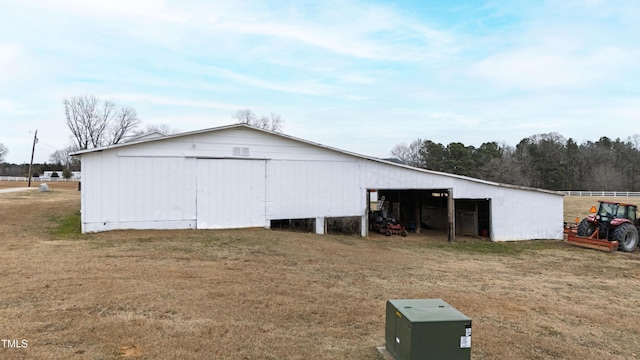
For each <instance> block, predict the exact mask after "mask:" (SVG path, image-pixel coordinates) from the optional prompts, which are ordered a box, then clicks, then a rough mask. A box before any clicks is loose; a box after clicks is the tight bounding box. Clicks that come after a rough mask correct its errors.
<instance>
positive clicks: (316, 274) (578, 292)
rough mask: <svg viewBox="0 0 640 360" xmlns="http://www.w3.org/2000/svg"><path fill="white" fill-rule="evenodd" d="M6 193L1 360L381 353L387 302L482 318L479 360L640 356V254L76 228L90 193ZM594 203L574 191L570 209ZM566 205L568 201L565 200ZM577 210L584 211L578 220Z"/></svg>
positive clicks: (463, 241)
mask: <svg viewBox="0 0 640 360" xmlns="http://www.w3.org/2000/svg"><path fill="white" fill-rule="evenodd" d="M53 185H54V191H53V192H49V193H39V192H33V191H30V192H22V193H7V194H0V246H1V248H2V251H0V274H1V276H2V280H1V281H0V324H1V325H0V338H1V339H17V340H23V339H24V340H27V342H28V347H27V348H19V349H16V348H11V349H10V348H0V358H14V359H15V358H37V359H58V358H65V359H75V358H77V359H122V358H147V359H177V358H181V359H186V358H189V359H192V358H195V359H380V357H379V356H378V354H377V351H376V350H375V347H376V346H381V345H383V344H384V315H385V313H384V309H385V301H386V300H387V299H400V298H442V299H444V300H445V301H447V302H448V303H450V304H451V305H452V306H454V307H455V308H457V309H458V310H460V311H462V312H463V313H464V314H466V315H467V316H469V317H471V318H472V319H473V342H472V358H473V359H636V358H640V286H638V285H639V282H640V250H637V251H636V252H635V253H632V254H626V253H620V252H618V253H614V254H608V253H604V252H598V251H594V250H589V249H582V248H576V247H572V246H569V245H567V244H566V243H564V242H562V241H533V242H517V243H490V242H486V241H482V240H479V239H473V238H465V237H458V240H457V242H455V243H453V244H451V243H447V242H446V237H445V236H444V234H439V233H428V234H427V235H425V236H417V235H414V234H410V235H409V237H407V238H400V237H391V238H388V237H384V236H372V237H371V238H369V239H363V238H360V237H352V236H333V235H332V236H329V235H325V236H319V235H314V234H305V233H290V232H281V231H270V230H264V229H251V230H235V231H231V230H225V231H201V230H188V231H112V232H107V233H100V234H87V235H82V234H80V233H79V203H80V196H79V192H78V191H75V189H77V184H76V187H72V188H68V189H64V188H62V187H55V185H57V184H53ZM574 200H575V202H576V203H577V202H583V201H584V202H585V204H587V205H586V209H585V210H584V211H585V212H584V214H583V215H586V213H587V212H588V207H589V206H590V204H591V203H592V202H594V200H595V199H588V201H587V200H584V199H575V198H569V197H568V198H566V201H567V202H568V204H566V206H565V210H568V209H573V207H574V206H575V210H570V211H571V212H573V211H580V210H579V209H582V208H583V207H584V205H585V204H582V203H581V204H579V205H574V204H573V202H574ZM569 202H570V203H571V204H569ZM567 216H571V217H573V216H574V214H573V213H569V214H567V212H565V218H566V217H567Z"/></svg>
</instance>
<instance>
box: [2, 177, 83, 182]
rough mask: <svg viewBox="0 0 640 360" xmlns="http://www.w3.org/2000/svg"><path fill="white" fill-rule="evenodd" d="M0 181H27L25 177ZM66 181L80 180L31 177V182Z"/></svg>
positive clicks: (6, 178) (7, 178) (4, 178)
mask: <svg viewBox="0 0 640 360" xmlns="http://www.w3.org/2000/svg"><path fill="white" fill-rule="evenodd" d="M0 181H29V178H28V177H26V176H0ZM67 181H80V179H65V178H62V177H59V178H55V177H54V178H39V177H32V178H31V182H67Z"/></svg>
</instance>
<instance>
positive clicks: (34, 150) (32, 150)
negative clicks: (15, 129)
mask: <svg viewBox="0 0 640 360" xmlns="http://www.w3.org/2000/svg"><path fill="white" fill-rule="evenodd" d="M37 142H38V130H36V133H35V134H34V135H33V147H32V148H31V163H29V184H28V185H27V186H28V187H31V167H32V166H33V153H35V152H36V143H37Z"/></svg>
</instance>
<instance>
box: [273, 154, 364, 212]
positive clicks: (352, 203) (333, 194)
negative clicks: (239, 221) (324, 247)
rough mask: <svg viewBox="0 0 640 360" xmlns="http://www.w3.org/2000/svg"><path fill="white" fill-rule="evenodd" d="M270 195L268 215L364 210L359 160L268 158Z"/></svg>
mask: <svg viewBox="0 0 640 360" xmlns="http://www.w3.org/2000/svg"><path fill="white" fill-rule="evenodd" d="M267 196H268V210H267V214H268V219H296V218H315V217H320V216H322V217H335V216H360V215H362V214H363V213H364V201H361V197H362V191H361V188H360V174H359V166H358V162H356V161H349V162H344V161H343V162H331V161H276V160H272V161H269V162H268V164H267Z"/></svg>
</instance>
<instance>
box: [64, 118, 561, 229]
mask: <svg viewBox="0 0 640 360" xmlns="http://www.w3.org/2000/svg"><path fill="white" fill-rule="evenodd" d="M72 155H74V156H80V159H81V161H82V173H83V174H82V176H83V179H82V182H83V184H82V195H81V207H82V215H81V221H82V231H83V232H97V231H105V230H112V229H222V228H244V227H265V228H270V227H272V226H273V225H274V224H278V223H281V222H282V221H291V220H304V219H306V220H309V221H311V222H313V224H314V225H313V229H314V230H315V232H317V233H324V232H325V231H326V224H327V223H328V222H330V221H331V220H332V219H335V218H345V217H357V218H358V219H359V223H360V227H359V228H360V233H361V234H362V235H363V236H366V235H367V234H368V231H369V217H370V214H371V211H372V210H374V209H372V208H371V199H372V194H374V193H375V195H376V196H375V197H377V199H378V201H381V200H382V199H383V198H384V202H382V204H383V206H386V207H385V208H384V209H385V211H387V212H388V213H390V214H391V215H393V216H395V217H396V218H397V219H398V221H400V222H404V223H407V224H408V223H413V224H414V225H415V226H416V227H417V228H420V227H421V226H422V227H430V228H434V229H443V230H445V231H447V232H448V233H449V236H450V238H453V237H455V235H456V234H458V235H475V236H485V237H488V238H490V239H491V240H494V241H503V240H529V239H562V238H563V222H562V221H563V195H562V194H561V193H558V192H553V191H548V190H542V189H534V188H525V187H521V186H513V185H507V184H499V183H494V182H489V181H484V180H479V179H474V178H469V177H464V176H458V175H452V174H446V173H440V172H435V171H429V170H424V169H418V168H413V167H410V166H406V165H402V164H397V163H394V162H390V161H386V160H382V159H377V158H373V157H368V156H363V155H359V154H355V153H351V152H347V151H343V150H339V149H335V148H331V147H328V146H325V145H321V144H317V143H314V142H310V141H306V140H303V139H299V138H295V137H292V136H289V135H285V134H282V133H277V132H271V131H267V130H263V129H258V128H255V127H251V126H249V125H245V124H235V125H230V126H223V127H217V128H211V129H205V130H200V131H192V132H186V133H181V134H175V135H168V136H162V137H151V138H146V137H145V138H142V139H138V140H131V141H129V142H127V143H124V144H118V145H112V146H108V147H102V148H96V149H89V150H83V151H78V152H76V153H74V154H72Z"/></svg>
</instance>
